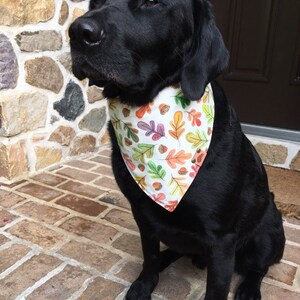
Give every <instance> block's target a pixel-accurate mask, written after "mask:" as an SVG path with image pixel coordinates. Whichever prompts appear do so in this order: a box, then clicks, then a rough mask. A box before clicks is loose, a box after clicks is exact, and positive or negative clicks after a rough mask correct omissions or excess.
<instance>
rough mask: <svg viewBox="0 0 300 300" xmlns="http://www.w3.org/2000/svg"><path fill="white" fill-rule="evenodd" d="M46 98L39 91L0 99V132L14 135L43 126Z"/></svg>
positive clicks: (45, 116)
mask: <svg viewBox="0 0 300 300" xmlns="http://www.w3.org/2000/svg"><path fill="white" fill-rule="evenodd" d="M47 105H48V98H47V97H46V96H45V95H43V94H41V93H38V92H37V93H24V94H21V95H20V96H13V95H11V96H7V97H4V98H2V99H0V120H1V129H0V134H1V135H3V136H7V137H9V136H15V135H17V134H19V133H21V132H26V131H32V130H35V129H37V128H40V127H44V126H45V123H46V118H47Z"/></svg>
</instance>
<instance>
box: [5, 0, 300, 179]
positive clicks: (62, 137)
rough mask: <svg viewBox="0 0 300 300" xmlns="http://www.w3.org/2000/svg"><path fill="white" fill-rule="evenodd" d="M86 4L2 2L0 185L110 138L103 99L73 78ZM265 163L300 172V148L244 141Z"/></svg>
mask: <svg viewBox="0 0 300 300" xmlns="http://www.w3.org/2000/svg"><path fill="white" fill-rule="evenodd" d="M88 2H89V1H88V0H0V182H1V181H6V180H14V179H18V178H20V177H22V176H26V175H28V174H29V173H34V172H36V171H39V170H41V169H44V168H46V167H49V166H51V165H52V164H56V163H59V162H60V161H63V160H66V159H67V158H70V157H73V156H77V155H80V154H84V153H88V152H92V151H95V150H96V149H97V147H98V146H100V145H101V144H103V143H105V142H107V141H108V137H107V134H106V126H105V124H106V120H107V113H106V110H107V108H106V101H105V100H104V99H103V96H102V93H101V90H100V89H98V88H96V87H88V86H87V81H82V82H80V81H78V80H77V79H76V78H74V76H73V75H72V73H71V60H70V52H69V45H68V42H69V41H68V34H67V32H68V28H69V26H70V24H71V22H72V21H73V20H74V19H75V18H76V17H78V16H80V15H82V14H83V13H84V12H85V11H86V9H87V6H88ZM250 140H251V141H252V142H253V143H254V144H255V146H256V148H257V150H258V152H259V153H260V155H261V156H262V158H263V161H264V163H266V164H269V165H275V166H278V167H283V168H292V169H294V170H300V152H299V149H300V147H299V144H293V143H284V142H281V141H275V142H274V141H272V140H268V139H265V138H259V137H250Z"/></svg>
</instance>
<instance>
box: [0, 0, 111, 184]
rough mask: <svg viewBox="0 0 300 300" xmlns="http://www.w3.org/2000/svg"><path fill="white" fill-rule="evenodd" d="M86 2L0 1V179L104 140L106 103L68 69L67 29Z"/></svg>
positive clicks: (87, 149) (32, 168)
mask: <svg viewBox="0 0 300 300" xmlns="http://www.w3.org/2000/svg"><path fill="white" fill-rule="evenodd" d="M87 6H88V1H81V0H0V179H1V180H4V179H8V180H11V179H15V178H18V177H21V176H24V175H27V174H28V173H31V172H35V171H38V170H40V169H43V168H46V167H48V166H50V165H52V164H55V163H58V162H60V161H62V160H65V159H66V158H67V157H72V156H76V155H79V154H82V153H87V152H91V151H94V150H95V149H96V148H97V147H98V146H99V145H100V144H101V143H103V142H105V137H106V134H105V128H106V126H105V124H106V119H107V114H106V101H105V100H103V96H102V93H101V90H100V89H98V88H96V87H88V86H87V81H83V82H80V81H78V80H77V79H76V78H75V77H74V76H73V75H72V73H71V59H70V49H69V45H68V33H67V32H68V28H69V26H70V24H71V22H72V21H73V20H74V19H75V18H76V17H78V16H80V15H82V14H83V13H84V12H85V11H86V9H87Z"/></svg>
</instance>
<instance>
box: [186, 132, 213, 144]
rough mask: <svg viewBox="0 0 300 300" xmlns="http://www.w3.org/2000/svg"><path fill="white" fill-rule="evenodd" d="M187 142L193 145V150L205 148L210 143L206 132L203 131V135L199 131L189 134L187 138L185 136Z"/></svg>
mask: <svg viewBox="0 0 300 300" xmlns="http://www.w3.org/2000/svg"><path fill="white" fill-rule="evenodd" d="M185 138H186V140H187V141H188V142H189V143H191V144H193V145H192V148H198V147H200V148H203V147H204V146H205V145H206V143H207V142H208V138H207V136H206V134H205V132H204V131H202V133H200V131H199V130H198V129H197V130H196V132H195V133H192V132H190V133H188V134H187V135H186V136H185Z"/></svg>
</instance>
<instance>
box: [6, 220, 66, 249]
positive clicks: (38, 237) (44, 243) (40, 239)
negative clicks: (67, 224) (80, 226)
mask: <svg viewBox="0 0 300 300" xmlns="http://www.w3.org/2000/svg"><path fill="white" fill-rule="evenodd" d="M7 231H8V232H9V233H11V234H13V235H15V236H17V237H19V238H21V239H24V240H27V241H29V242H32V243H34V244H37V245H39V246H41V247H43V248H45V249H50V248H52V247H54V246H55V245H56V244H57V243H59V242H61V241H63V240H64V236H63V235H62V234H61V233H58V232H56V231H54V230H52V229H49V228H47V227H45V226H43V225H41V224H38V223H34V222H30V221H27V220H24V221H21V222H18V223H17V224H16V225H14V226H12V227H10V228H9V229H7Z"/></svg>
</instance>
